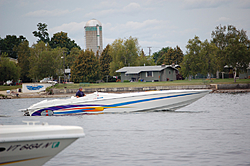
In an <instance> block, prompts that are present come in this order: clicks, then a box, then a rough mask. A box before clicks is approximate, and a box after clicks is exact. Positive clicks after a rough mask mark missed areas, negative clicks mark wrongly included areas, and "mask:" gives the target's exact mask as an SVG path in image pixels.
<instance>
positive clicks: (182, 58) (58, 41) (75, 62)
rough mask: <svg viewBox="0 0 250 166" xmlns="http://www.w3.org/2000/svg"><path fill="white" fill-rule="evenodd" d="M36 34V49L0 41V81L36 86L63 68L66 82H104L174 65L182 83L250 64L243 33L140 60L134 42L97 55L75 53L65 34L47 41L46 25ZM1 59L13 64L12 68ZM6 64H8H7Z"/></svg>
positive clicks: (229, 31) (227, 31)
mask: <svg viewBox="0 0 250 166" xmlns="http://www.w3.org/2000/svg"><path fill="white" fill-rule="evenodd" d="M37 27H38V31H34V32H33V35H34V36H35V37H37V38H38V40H37V43H36V44H33V45H32V46H31V47H29V42H28V40H27V39H26V38H25V37H23V36H19V37H16V36H15V35H12V36H11V35H7V36H6V38H4V39H2V38H0V50H1V59H0V60H1V62H0V74H1V76H0V81H7V80H9V79H13V80H17V79H21V80H23V82H30V81H34V82H36V81H39V80H40V79H42V78H44V77H48V76H53V77H54V78H58V76H60V75H63V68H64V67H63V65H65V66H66V67H69V68H70V69H71V81H74V82H95V81H97V80H104V81H106V80H107V78H108V79H109V81H110V80H111V79H112V76H115V75H117V73H116V72H115V71H116V70H118V69H120V68H122V67H124V66H143V65H145V66H149V65H150V66H151V65H161V64H169V65H170V64H173V63H174V64H178V65H180V66H181V69H180V72H181V74H182V75H183V76H184V77H188V76H190V75H193V76H194V75H196V74H198V73H200V74H203V75H207V74H208V75H209V76H211V75H212V74H213V75H214V74H215V73H216V72H217V71H222V70H223V67H224V66H225V65H228V66H230V67H232V68H233V69H234V71H235V77H236V72H241V71H243V70H246V68H247V66H248V65H249V62H250V52H249V44H250V42H249V40H248V36H247V35H246V31H244V30H243V29H242V30H237V29H236V27H234V26H232V25H229V26H217V27H216V28H215V30H214V31H212V33H211V36H212V40H211V41H208V40H205V41H203V42H202V41H201V40H200V39H199V37H198V36H195V37H194V39H190V40H189V41H188V44H187V45H186V48H187V51H186V53H185V55H184V53H183V51H182V50H181V49H180V47H179V46H176V47H175V48H171V47H165V48H162V49H161V50H160V51H158V52H155V53H153V55H152V56H150V55H149V56H146V55H145V53H144V51H143V49H140V46H139V44H138V39H137V38H133V37H129V38H128V39H126V38H125V39H116V40H115V41H114V42H113V43H112V44H110V45H107V46H106V47H105V48H104V50H103V52H102V53H101V55H99V53H98V52H97V53H94V52H93V51H92V50H88V49H87V50H81V48H80V47H79V46H78V45H77V44H76V43H75V41H74V40H71V39H70V38H69V37H68V36H67V33H65V32H58V33H56V34H54V35H53V37H52V38H51V39H50V38H49V34H48V32H47V31H48V29H47V25H46V24H45V23H38V24H37ZM7 57H11V58H14V59H17V61H18V63H14V62H12V61H9V60H8V58H7ZM7 61H8V62H7Z"/></svg>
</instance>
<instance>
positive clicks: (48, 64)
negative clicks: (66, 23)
mask: <svg viewBox="0 0 250 166" xmlns="http://www.w3.org/2000/svg"><path fill="white" fill-rule="evenodd" d="M62 55H63V50H62V49H61V48H56V49H53V50H52V49H51V48H50V46H49V45H46V44H45V43H44V42H43V41H41V42H39V43H37V44H34V45H33V46H32V48H31V55H30V58H29V63H30V70H29V76H30V77H31V78H32V79H33V80H35V81H38V80H40V79H42V78H44V77H48V76H54V77H55V76H56V75H57V74H58V72H59V70H60V69H61V68H62V58H61V56H62Z"/></svg>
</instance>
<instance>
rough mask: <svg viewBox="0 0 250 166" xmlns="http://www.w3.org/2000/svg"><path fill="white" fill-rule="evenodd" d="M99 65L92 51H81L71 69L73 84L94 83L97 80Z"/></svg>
mask: <svg viewBox="0 0 250 166" xmlns="http://www.w3.org/2000/svg"><path fill="white" fill-rule="evenodd" d="M99 71H100V69H99V63H98V60H97V58H96V57H95V55H94V53H93V51H89V50H86V51H81V52H80V54H79V56H78V57H77V59H76V61H75V62H74V65H73V66H72V69H71V80H72V81H73V82H77V83H79V82H95V81H96V80H98V79H99Z"/></svg>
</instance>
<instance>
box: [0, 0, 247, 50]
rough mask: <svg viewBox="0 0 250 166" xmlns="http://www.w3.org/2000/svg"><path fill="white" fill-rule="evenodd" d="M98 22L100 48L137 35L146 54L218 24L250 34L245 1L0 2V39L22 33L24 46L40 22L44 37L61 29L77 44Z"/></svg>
mask: <svg viewBox="0 0 250 166" xmlns="http://www.w3.org/2000/svg"><path fill="white" fill-rule="evenodd" d="M92 18H95V19H97V20H99V21H100V22H101V23H102V30H103V32H102V33H103V38H104V39H103V47H104V48H105V47H106V45H107V44H112V42H113V41H114V40H115V39H119V38H122V39H124V38H129V36H132V37H136V38H138V41H139V45H140V47H141V48H142V49H143V50H144V52H145V53H146V54H148V53H149V49H148V47H152V48H151V50H152V52H151V53H153V52H156V51H159V50H160V49H161V48H163V47H167V46H169V47H172V48H173V47H176V45H178V46H180V47H181V49H182V50H183V51H184V53H185V52H186V48H185V46H186V45H187V42H188V40H189V39H193V38H194V36H195V35H196V36H198V37H200V39H201V40H202V41H204V40H205V39H208V40H210V39H211V32H212V31H213V30H215V27H216V26H218V25H220V24H221V25H229V24H231V25H234V26H236V28H237V29H244V30H245V31H247V35H248V37H249V38H250V19H249V18H250V0H94V1H91V0H0V19H1V25H0V37H1V38H5V36H6V35H16V36H19V35H23V36H25V37H26V38H27V39H28V41H29V42H30V45H32V44H33V43H36V41H37V38H35V37H34V36H33V34H32V32H33V31H35V30H37V23H39V22H41V23H46V24H47V25H48V29H49V35H50V38H51V37H52V36H53V34H54V33H57V32H60V31H63V32H67V33H68V37H69V38H71V39H72V40H75V42H76V43H77V44H78V45H79V46H80V47H81V48H82V49H85V43H84V41H85V40H84V26H85V24H86V22H87V21H88V20H91V19H92Z"/></svg>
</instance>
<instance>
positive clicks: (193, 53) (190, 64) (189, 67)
mask: <svg viewBox="0 0 250 166" xmlns="http://www.w3.org/2000/svg"><path fill="white" fill-rule="evenodd" d="M201 43H202V42H201V41H200V39H199V37H198V36H195V37H194V39H189V41H188V45H187V46H186V48H187V52H186V55H185V56H184V60H183V62H182V64H181V73H182V75H183V76H184V77H187V76H190V75H193V76H195V75H196V74H198V73H201V71H202V67H203V66H202V64H203V63H202V60H201V57H200V52H201Z"/></svg>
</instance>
